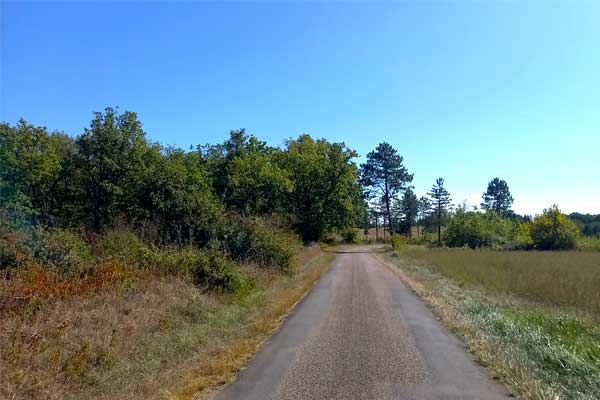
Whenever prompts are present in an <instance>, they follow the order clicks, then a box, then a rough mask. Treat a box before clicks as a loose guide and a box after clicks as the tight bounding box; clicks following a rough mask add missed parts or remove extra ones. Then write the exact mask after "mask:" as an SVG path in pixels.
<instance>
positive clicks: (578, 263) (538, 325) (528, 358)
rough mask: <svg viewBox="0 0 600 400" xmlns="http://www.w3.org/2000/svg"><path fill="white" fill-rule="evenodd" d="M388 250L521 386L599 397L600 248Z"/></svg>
mask: <svg viewBox="0 0 600 400" xmlns="http://www.w3.org/2000/svg"><path fill="white" fill-rule="evenodd" d="M383 257H384V258H385V259H386V261H387V262H388V265H390V267H391V268H392V270H394V271H395V272H396V273H397V274H398V275H399V276H400V277H401V278H402V279H403V281H404V282H405V283H406V284H407V285H408V286H410V287H411V288H412V289H413V290H414V291H415V292H416V293H417V294H419V296H421V297H422V298H423V299H424V300H425V301H426V302H428V303H429V304H430V305H431V306H432V308H433V310H434V312H435V313H436V314H437V315H438V317H439V318H440V320H441V321H442V322H443V323H444V324H445V325H446V326H447V327H449V328H450V329H451V330H452V331H453V332H455V333H457V334H458V335H459V336H460V337H461V338H462V340H463V341H464V342H465V344H466V345H467V347H468V348H469V350H470V351H471V353H472V354H473V355H474V357H475V358H476V359H477V360H478V361H479V362H480V363H481V364H483V365H484V366H486V368H487V369H488V370H489V371H491V373H492V374H493V376H494V377H495V378H496V379H499V380H500V381H502V382H503V383H505V384H506V385H507V386H508V387H509V388H510V390H511V391H512V393H513V394H514V395H515V396H518V397H519V398H522V399H529V400H543V399H544V400H545V399H573V400H592V399H598V398H600V291H599V290H598V287H600V252H597V251H561V252H540V251H495V250H490V249H480V250H471V249H447V248H427V247H423V246H406V245H405V246H404V247H403V248H402V249H400V250H395V251H389V252H387V253H384V254H383Z"/></svg>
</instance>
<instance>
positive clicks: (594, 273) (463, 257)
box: [403, 246, 600, 318]
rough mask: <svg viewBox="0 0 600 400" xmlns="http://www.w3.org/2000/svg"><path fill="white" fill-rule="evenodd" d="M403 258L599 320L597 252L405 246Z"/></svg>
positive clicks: (599, 255) (465, 282)
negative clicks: (572, 309) (404, 256)
mask: <svg viewBox="0 0 600 400" xmlns="http://www.w3.org/2000/svg"><path fill="white" fill-rule="evenodd" d="M403 254H405V255H406V256H408V257H411V258H413V259H414V260H416V261H417V262H422V263H424V264H428V265H431V266H433V267H435V270H436V271H438V272H440V273H442V274H443V275H445V276H446V277H448V278H450V279H452V280H454V281H455V282H457V283H458V284H459V285H470V286H475V287H478V288H482V289H484V290H488V291H491V292H494V293H504V294H510V295H514V296H518V297H521V298H524V299H528V300H531V301H534V302H537V303H542V304H545V305H550V306H559V307H572V308H574V309H575V310H577V311H582V312H586V313H589V314H590V315H592V316H596V317H598V318H600V290H599V288H600V252H594V251H553V252H541V251H495V250H471V249H446V248H433V249H432V248H425V247H420V246H409V247H407V248H406V249H405V250H404V252H403Z"/></svg>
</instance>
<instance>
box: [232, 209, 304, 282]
mask: <svg viewBox="0 0 600 400" xmlns="http://www.w3.org/2000/svg"><path fill="white" fill-rule="evenodd" d="M222 238H223V239H222V241H223V244H224V246H225V249H226V250H227V252H228V253H229V254H230V255H231V257H232V258H233V259H234V260H237V261H250V262H255V263H256V264H258V265H259V266H261V267H268V268H274V269H277V270H280V271H288V270H290V269H291V268H292V267H293V264H294V260H295V256H296V254H297V251H298V247H299V243H300V242H299V239H298V237H297V236H296V235H295V234H293V233H292V232H291V231H289V230H285V229H281V228H278V227H276V226H273V225H272V224H268V223H267V222H265V221H263V220H259V219H256V220H249V219H244V218H240V217H236V216H232V217H231V221H230V224H229V226H228V227H227V228H226V229H224V233H223V235H222Z"/></svg>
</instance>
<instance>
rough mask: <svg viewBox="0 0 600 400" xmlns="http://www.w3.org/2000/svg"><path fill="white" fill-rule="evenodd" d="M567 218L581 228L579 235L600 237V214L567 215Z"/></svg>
mask: <svg viewBox="0 0 600 400" xmlns="http://www.w3.org/2000/svg"><path fill="white" fill-rule="evenodd" d="M569 218H570V219H572V220H573V221H575V222H576V223H577V224H578V225H579V226H581V233H582V234H583V235H585V236H600V214H597V215H592V214H581V213H572V214H569Z"/></svg>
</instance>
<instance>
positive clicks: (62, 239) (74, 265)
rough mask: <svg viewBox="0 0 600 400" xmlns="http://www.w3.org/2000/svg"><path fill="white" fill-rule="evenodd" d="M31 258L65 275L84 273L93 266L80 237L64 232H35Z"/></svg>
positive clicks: (55, 230) (59, 230)
mask: <svg viewBox="0 0 600 400" xmlns="http://www.w3.org/2000/svg"><path fill="white" fill-rule="evenodd" d="M32 239H33V240H34V241H35V242H36V244H35V245H32V247H35V251H34V252H33V253H34V254H33V256H34V257H35V258H36V259H38V260H39V261H41V262H42V263H43V264H44V265H46V266H49V267H54V268H57V269H58V270H59V272H61V273H63V274H66V275H74V274H81V273H84V272H85V271H86V270H88V269H90V268H91V267H92V266H93V265H94V259H93V257H92V253H91V252H90V249H89V248H88V245H87V244H86V243H85V242H84V241H83V239H82V238H81V236H79V235H77V234H75V233H73V232H70V231H67V230H64V229H52V230H49V231H36V234H35V235H33V237H32Z"/></svg>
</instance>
